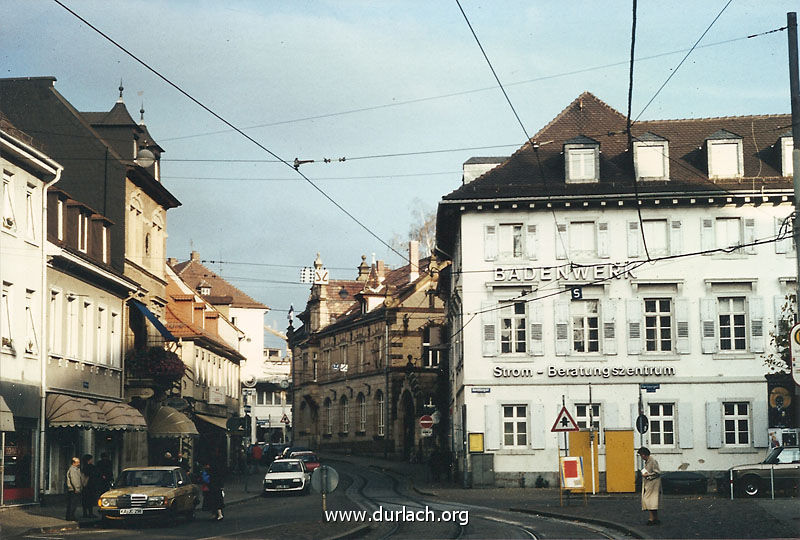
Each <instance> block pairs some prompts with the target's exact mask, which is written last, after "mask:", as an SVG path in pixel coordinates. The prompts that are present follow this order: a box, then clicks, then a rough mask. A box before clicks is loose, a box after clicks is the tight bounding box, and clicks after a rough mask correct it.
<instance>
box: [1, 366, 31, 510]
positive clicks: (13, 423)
mask: <svg viewBox="0 0 800 540" xmlns="http://www.w3.org/2000/svg"><path fill="white" fill-rule="evenodd" d="M37 390H38V389H37V388H35V387H33V386H28V385H22V384H14V383H11V384H8V383H6V384H3V383H1V382H0V448H2V452H0V476H2V478H0V504H2V505H14V504H24V503H30V502H34V501H35V500H36V499H37V495H38V493H37V490H36V464H37V456H38V444H37V436H36V435H37V433H38V429H37V428H38V424H39V421H38V414H37V412H38V409H37V404H38V403H40V400H39V399H37V393H38V392H37Z"/></svg>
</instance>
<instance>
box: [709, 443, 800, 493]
mask: <svg viewBox="0 0 800 540" xmlns="http://www.w3.org/2000/svg"><path fill="white" fill-rule="evenodd" d="M731 475H732V477H733V490H734V492H735V493H737V494H739V495H746V496H748V497H757V496H759V495H761V494H763V493H768V492H769V491H770V489H771V486H772V485H774V486H775V490H776V491H777V490H789V491H796V490H797V489H798V486H800V448H798V447H797V446H778V447H776V448H773V449H772V450H770V451H769V454H767V457H766V459H764V461H762V462H761V463H754V464H752V465H737V466H736V467H731V468H730V469H728V472H727V473H726V474H725V476H721V477H719V478H718V482H717V489H718V490H719V491H720V492H721V493H723V494H725V493H727V492H728V491H729V490H730V486H731V484H730V483H731Z"/></svg>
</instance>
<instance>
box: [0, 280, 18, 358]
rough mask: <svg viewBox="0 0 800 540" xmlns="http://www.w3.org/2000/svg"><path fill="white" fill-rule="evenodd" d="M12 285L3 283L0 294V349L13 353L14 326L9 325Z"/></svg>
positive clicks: (10, 319)
mask: <svg viewBox="0 0 800 540" xmlns="http://www.w3.org/2000/svg"><path fill="white" fill-rule="evenodd" d="M12 287H13V286H12V284H11V283H9V282H6V281H4V282H3V288H2V293H1V294H0V348H2V349H3V350H6V351H12V352H13V351H14V347H15V345H14V332H13V329H14V326H13V325H12V324H11V322H12V321H13V317H12V316H11V305H12V304H13V296H12V292H13V289H12Z"/></svg>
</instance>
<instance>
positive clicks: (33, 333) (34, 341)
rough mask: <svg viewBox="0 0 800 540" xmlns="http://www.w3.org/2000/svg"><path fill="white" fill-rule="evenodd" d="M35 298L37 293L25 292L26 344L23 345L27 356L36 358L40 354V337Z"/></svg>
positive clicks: (28, 290)
mask: <svg viewBox="0 0 800 540" xmlns="http://www.w3.org/2000/svg"><path fill="white" fill-rule="evenodd" d="M35 296H36V291H33V290H31V289H27V290H26V291H25V343H23V345H24V348H25V354H26V355H34V356H35V355H37V354H38V353H39V335H38V330H37V328H36V317H35V315H34V306H35V305H36V303H35Z"/></svg>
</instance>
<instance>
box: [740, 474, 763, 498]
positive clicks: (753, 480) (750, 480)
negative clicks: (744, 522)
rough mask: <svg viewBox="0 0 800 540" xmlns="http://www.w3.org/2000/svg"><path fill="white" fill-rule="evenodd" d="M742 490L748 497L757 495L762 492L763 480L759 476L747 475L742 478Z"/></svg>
mask: <svg viewBox="0 0 800 540" xmlns="http://www.w3.org/2000/svg"><path fill="white" fill-rule="evenodd" d="M740 491H741V492H742V493H744V494H745V495H747V496H748V497H757V496H758V494H759V493H760V492H761V480H760V479H759V478H758V477H757V476H752V475H751V476H745V477H744V478H742V480H741V488H740Z"/></svg>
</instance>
